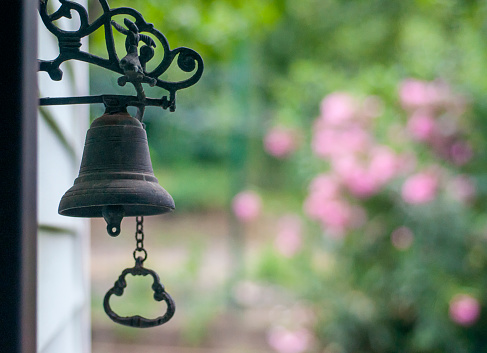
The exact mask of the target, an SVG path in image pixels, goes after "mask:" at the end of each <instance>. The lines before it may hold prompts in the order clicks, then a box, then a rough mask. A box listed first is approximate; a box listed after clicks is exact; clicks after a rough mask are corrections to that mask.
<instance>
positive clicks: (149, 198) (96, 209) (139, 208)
mask: <svg viewBox="0 0 487 353" xmlns="http://www.w3.org/2000/svg"><path fill="white" fill-rule="evenodd" d="M116 205H120V206H123V207H124V210H125V216H151V215H157V214H164V213H168V212H171V211H172V210H174V209H175V204H174V200H173V198H172V196H171V195H170V194H169V193H168V192H167V191H166V190H165V189H164V188H163V187H162V186H160V185H159V184H158V183H156V182H151V181H146V180H133V179H118V180H99V181H97V182H93V181H90V182H78V183H75V184H74V185H73V186H72V187H71V188H70V189H69V190H68V191H66V193H65V194H64V195H63V197H62V198H61V201H60V203H59V208H58V213H59V214H60V215H63V216H70V217H88V218H92V217H93V218H97V217H103V215H102V209H103V207H105V206H116Z"/></svg>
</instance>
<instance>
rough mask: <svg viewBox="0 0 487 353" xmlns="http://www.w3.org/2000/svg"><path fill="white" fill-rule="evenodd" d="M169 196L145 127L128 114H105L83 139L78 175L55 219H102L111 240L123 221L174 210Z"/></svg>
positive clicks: (94, 122) (63, 199)
mask: <svg viewBox="0 0 487 353" xmlns="http://www.w3.org/2000/svg"><path fill="white" fill-rule="evenodd" d="M174 207H175V206H174V201H173V198H172V197H171V195H169V193H168V192H167V191H166V190H165V189H164V188H162V187H161V186H160V185H159V184H158V180H157V178H156V177H155V176H154V172H153V170H152V163H151V159H150V155H149V145H148V143H147V134H146V132H145V130H144V128H143V124H142V123H141V122H140V121H139V120H137V119H136V118H134V117H132V116H130V114H128V113H127V112H118V113H114V114H108V113H105V114H103V115H102V116H101V117H99V118H98V119H96V120H95V121H93V123H92V124H91V127H90V129H89V130H88V132H87V134H86V140H85V147H84V150H83V157H82V159H81V166H80V169H79V175H78V177H77V178H76V180H75V181H74V185H73V186H72V187H71V188H70V189H69V190H68V191H67V192H66V193H65V194H64V196H63V197H62V199H61V202H60V204H59V210H58V211H59V214H61V215H64V216H71V217H103V218H105V220H106V222H107V231H108V234H110V235H111V236H116V235H118V234H120V222H121V221H122V218H123V217H127V216H149V215H156V214H162V213H167V212H170V211H172V210H173V209H174Z"/></svg>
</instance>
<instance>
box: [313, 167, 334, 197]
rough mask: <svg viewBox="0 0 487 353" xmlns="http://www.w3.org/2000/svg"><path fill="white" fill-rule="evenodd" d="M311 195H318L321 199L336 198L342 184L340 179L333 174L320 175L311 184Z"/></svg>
mask: <svg viewBox="0 0 487 353" xmlns="http://www.w3.org/2000/svg"><path fill="white" fill-rule="evenodd" d="M309 189H310V193H312V194H318V195H319V197H321V198H327V199H331V198H336V197H338V195H339V192H340V183H339V181H338V179H337V178H336V177H335V176H334V175H331V174H325V173H323V174H319V175H318V176H316V177H315V178H314V179H313V180H312V181H311V184H310V187H309Z"/></svg>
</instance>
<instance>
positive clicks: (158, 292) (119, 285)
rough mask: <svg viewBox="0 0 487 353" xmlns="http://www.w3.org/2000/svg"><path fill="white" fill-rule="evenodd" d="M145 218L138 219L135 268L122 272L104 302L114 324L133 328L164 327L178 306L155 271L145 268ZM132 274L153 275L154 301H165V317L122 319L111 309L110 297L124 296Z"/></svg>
mask: <svg viewBox="0 0 487 353" xmlns="http://www.w3.org/2000/svg"><path fill="white" fill-rule="evenodd" d="M143 224H144V218H143V217H137V229H136V231H135V240H136V243H137V246H136V249H135V250H134V258H135V266H134V267H132V268H126V269H125V270H123V271H122V274H121V275H120V277H118V280H117V281H116V282H115V285H114V286H113V287H112V288H111V289H109V290H108V292H107V293H106V294H105V298H104V300H103V308H104V309H105V312H106V313H107V315H108V317H109V318H110V319H112V320H113V321H114V322H116V323H118V324H121V325H125V326H131V327H139V328H145V327H154V326H159V325H162V324H164V323H166V322H168V321H169V320H170V319H171V318H172V317H173V315H174V313H175V311H176V305H175V303H174V301H173V299H172V298H171V296H170V295H169V294H168V293H167V292H166V290H165V289H164V286H163V285H162V284H161V281H160V279H159V276H158V275H157V273H156V272H154V271H153V270H150V269H147V268H144V267H143V264H144V261H145V260H146V259H147V251H146V250H145V249H144V226H143ZM138 252H142V253H143V255H144V257H142V256H137V257H136V254H137V253H138ZM128 274H131V275H132V276H147V275H151V276H152V278H153V279H154V282H153V283H152V290H153V291H154V299H155V300H156V301H159V302H160V301H163V300H164V301H165V302H166V304H167V308H166V312H165V313H164V315H162V316H159V317H157V318H156V319H147V318H145V317H142V316H140V315H134V316H126V317H121V316H119V315H118V314H116V313H115V312H114V311H113V310H112V308H111V307H110V297H111V296H112V295H113V294H115V295H116V296H119V297H120V296H122V294H123V292H124V289H125V287H127V282H126V281H125V277H126V276H127V275H128Z"/></svg>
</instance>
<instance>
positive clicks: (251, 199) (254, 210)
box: [232, 191, 262, 222]
mask: <svg viewBox="0 0 487 353" xmlns="http://www.w3.org/2000/svg"><path fill="white" fill-rule="evenodd" d="M232 208H233V212H234V214H235V216H236V217H237V218H238V219H239V220H240V221H242V222H249V221H253V220H254V219H256V218H257V217H258V216H259V214H260V211H261V208H262V201H261V198H260V196H259V195H258V194H257V193H255V192H253V191H242V192H240V193H238V194H237V195H235V197H234V198H233V201H232Z"/></svg>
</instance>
